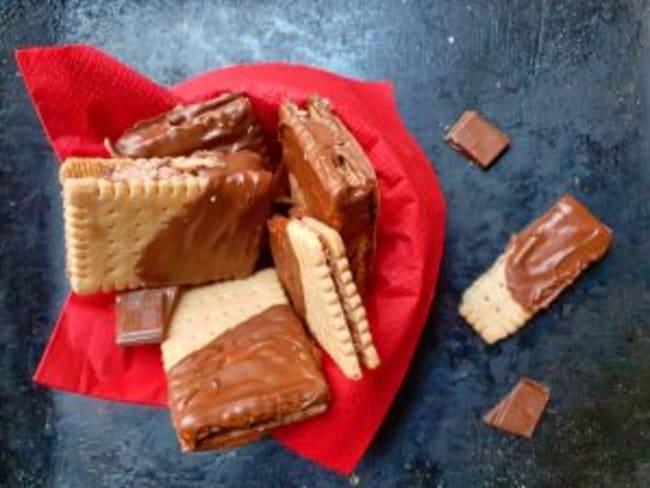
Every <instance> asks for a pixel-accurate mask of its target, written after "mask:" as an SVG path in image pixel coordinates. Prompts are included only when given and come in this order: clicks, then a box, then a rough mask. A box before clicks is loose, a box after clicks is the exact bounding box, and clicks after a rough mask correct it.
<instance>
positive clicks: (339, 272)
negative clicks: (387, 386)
mask: <svg viewBox="0 0 650 488" xmlns="http://www.w3.org/2000/svg"><path fill="white" fill-rule="evenodd" d="M302 222H303V223H304V224H305V225H307V227H309V228H311V229H312V230H314V231H315V232H317V233H318V234H319V235H320V236H321V238H322V239H324V240H325V241H326V245H327V247H328V248H329V251H330V253H331V256H330V258H331V259H332V263H333V267H334V269H333V273H332V274H333V276H334V279H335V280H336V281H337V283H336V286H337V289H338V292H339V295H340V299H341V302H342V304H343V308H344V311H345V315H346V316H347V318H348V321H349V325H350V327H351V328H352V329H353V330H352V333H353V334H354V336H355V340H356V342H357V353H358V354H359V356H360V357H361V361H362V362H363V365H364V366H365V367H366V368H368V369H375V368H377V367H378V366H379V364H380V360H379V354H378V353H377V349H376V348H375V344H374V342H373V340H372V334H371V333H370V325H369V323H368V318H367V316H366V308H365V307H364V306H363V301H362V299H361V296H360V295H359V292H358V291H357V285H356V284H355V282H354V279H353V277H352V272H351V271H350V263H349V261H348V258H347V256H346V254H345V244H344V243H343V239H342V238H341V235H340V234H339V233H338V232H336V231H335V230H334V229H332V228H331V227H329V226H327V225H325V224H323V223H322V222H320V221H318V220H316V219H313V218H311V217H305V218H303V219H302Z"/></svg>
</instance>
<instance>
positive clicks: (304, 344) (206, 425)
mask: <svg viewBox="0 0 650 488" xmlns="http://www.w3.org/2000/svg"><path fill="white" fill-rule="evenodd" d="M162 356H163V364H164V369H165V373H166V375H167V382H168V403H169V407H170V410H171V414H172V419H173V422H174V426H175V428H176V431H177V433H178V438H179V441H180V444H181V447H182V449H183V450H184V451H201V450H208V449H222V448H226V447H233V446H236V445H240V444H244V443H247V442H250V441H253V440H256V439H258V438H259V437H261V436H262V435H263V434H265V433H266V432H267V431H268V430H269V429H271V428H274V427H277V426H279V425H285V424H287V423H291V422H296V421H299V420H302V419H305V418H308V417H312V416H314V415H318V414H320V413H322V412H323V411H325V409H326V408H327V404H328V401H329V393H328V387H327V383H326V382H325V379H324V378H323V375H322V373H321V371H320V357H319V355H318V354H317V351H316V349H315V346H314V345H313V344H312V342H311V341H310V340H309V339H308V337H307V334H306V333H305V331H304V329H303V327H302V324H301V323H300V320H299V319H298V317H297V316H296V315H295V313H294V312H293V310H292V309H291V307H290V306H289V304H288V301H287V299H286V296H285V295H284V292H283V290H282V287H281V285H280V282H279V281H278V277H277V274H276V272H275V270H274V269H265V270H263V271H259V272H258V273H256V274H254V275H252V276H250V277H248V278H245V279H242V280H234V281H227V282H222V283H214V284H210V285H204V286H199V287H192V288H188V289H186V290H185V291H183V292H182V295H181V297H180V300H179V303H178V305H177V307H176V310H175V312H174V314H173V317H172V320H171V324H170V326H169V329H168V332H167V337H166V339H165V341H164V342H163V344H162Z"/></svg>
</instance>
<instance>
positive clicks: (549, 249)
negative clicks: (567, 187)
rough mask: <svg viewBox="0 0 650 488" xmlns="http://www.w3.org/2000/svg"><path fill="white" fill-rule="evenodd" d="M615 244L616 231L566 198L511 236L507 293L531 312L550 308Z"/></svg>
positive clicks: (568, 197)
mask: <svg viewBox="0 0 650 488" xmlns="http://www.w3.org/2000/svg"><path fill="white" fill-rule="evenodd" d="M611 241H612V231H611V229H609V228H608V227H607V226H606V225H604V224H603V223H602V222H600V221H599V220H598V219H597V218H596V217H595V216H594V215H593V214H592V213H591V212H590V211H589V210H588V209H587V208H586V207H585V206H584V205H582V204H581V203H580V202H579V201H578V200H576V199H575V198H573V197H572V196H570V195H565V196H563V197H562V198H560V199H559V200H558V201H557V202H556V203H555V205H554V206H553V208H551V209H550V210H549V211H548V212H547V213H545V214H544V215H542V216H541V217H540V218H538V219H537V220H536V221H535V222H533V223H532V224H531V225H530V226H528V227H527V228H526V229H525V230H524V231H522V232H521V233H519V234H517V235H516V236H514V237H513V238H512V240H511V242H510V246H509V247H508V250H507V256H508V257H507V259H506V265H505V272H506V283H507V286H508V290H509V291H510V293H511V295H512V296H513V297H514V299H515V300H516V301H517V302H518V303H519V304H520V305H521V306H522V307H523V308H524V309H526V310H528V311H531V312H535V311H537V310H540V309H542V308H545V307H547V306H548V305H549V304H550V303H551V302H552V301H553V300H554V299H555V297H556V296H557V295H559V294H560V292H561V291H562V290H564V289H565V288H566V287H568V286H569V285H570V284H571V283H573V282H574V281H575V280H576V279H577V278H578V276H579V275H580V273H582V271H583V270H584V269H585V268H586V267H587V266H589V264H591V263H592V262H594V261H597V260H599V259H600V258H602V257H603V255H604V254H605V252H607V249H608V248H609V246H610V244H611Z"/></svg>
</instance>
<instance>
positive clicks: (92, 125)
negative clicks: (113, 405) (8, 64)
mask: <svg viewBox="0 0 650 488" xmlns="http://www.w3.org/2000/svg"><path fill="white" fill-rule="evenodd" d="M16 57H17V60H18V64H19V67H20V70H21V72H22V75H23V78H24V80H25V83H26V85H27V89H28V91H29V93H30V95H31V97H32V101H33V103H34V105H35V107H36V110H37V112H38V114H39V117H40V119H41V122H42V124H43V127H44V128H45V131H46V133H47V136H48V138H49V139H50V142H51V143H52V146H53V148H54V150H55V151H56V153H57V155H58V156H59V159H60V160H63V159H65V158H66V157H67V156H70V155H76V156H94V155H100V156H103V155H106V152H105V149H104V147H103V144H102V143H103V139H104V138H105V137H111V138H115V137H116V136H118V135H119V134H120V133H121V132H122V131H123V130H125V129H126V128H128V127H130V126H131V125H133V124H134V123H135V122H137V121H139V120H141V119H143V118H146V117H151V116H154V115H156V114H158V113H160V112H162V111H165V110H167V109H170V108H171V107H173V106H174V105H175V104H177V103H180V102H189V101H195V100H201V99H205V98H209V97H212V96H215V95H217V94H219V93H221V92H224V91H227V90H239V91H244V92H246V93H247V94H248V95H249V96H250V97H251V98H252V100H253V104H254V106H255V109H256V111H257V114H258V117H259V118H260V122H261V124H262V126H263V128H264V129H265V131H266V133H267V135H268V136H269V137H270V138H274V137H275V134H276V125H277V108H278V105H279V103H280V102H281V101H282V100H283V99H285V98H287V97H288V98H292V99H294V100H296V101H298V102H300V103H302V102H304V101H305V100H306V98H307V96H308V95H310V94H312V93H319V94H321V95H323V96H325V97H327V98H329V99H330V100H331V101H332V103H333V106H334V108H335V110H336V112H337V113H338V114H339V116H340V117H341V118H342V119H343V121H344V122H345V123H346V124H347V126H348V127H349V128H350V129H351V131H352V132H353V133H354V135H355V136H356V137H357V138H358V139H359V142H360V143H361V145H362V146H363V148H364V150H365V151H366V153H367V154H368V156H369V157H370V159H371V161H372V163H373V165H374V166H375V169H376V171H377V174H378V176H379V185H380V192H381V210H380V214H379V225H378V237H377V242H378V248H377V259H376V264H375V268H374V273H373V277H372V285H371V288H370V289H369V291H368V295H367V299H366V306H367V309H368V317H369V319H370V324H371V329H372V333H373V335H374V338H375V342H376V345H377V349H378V351H379V354H380V356H381V359H382V364H381V367H380V368H379V369H377V370H376V371H372V372H366V373H365V374H364V377H363V379H362V380H361V381H358V382H352V381H348V380H347V379H345V378H344V377H343V376H342V375H341V373H340V372H339V371H338V369H337V368H336V367H335V366H334V364H333V363H332V362H331V361H330V360H329V358H326V359H325V364H324V367H325V374H326V376H327V379H328V381H329V384H330V387H331V391H332V398H333V401H332V404H331V406H330V408H329V410H328V411H327V413H326V414H325V415H322V416H320V417H317V418H315V419H313V420H309V421H306V422H302V423H299V424H294V425H292V426H288V427H285V428H281V429H278V430H276V431H275V432H274V436H275V437H276V438H277V439H278V440H279V441H280V442H282V443H283V444H285V445H286V446H287V447H289V448H290V449H292V450H294V451H295V452H297V453H298V454H300V455H302V456H305V457H307V458H309V459H311V460H313V461H315V462H316V463H319V464H321V465H323V466H326V467H329V468H331V469H334V470H336V471H339V472H342V473H349V472H351V471H352V470H353V469H354V467H355V465H356V464H357V462H358V461H359V460H360V458H361V456H362V455H363V453H364V452H365V450H366V449H367V447H368V445H369V444H370V441H371V440H372V438H373V436H374V435H375V433H376V432H377V429H378V428H379V426H380V424H381V422H382V420H383V419H384V417H385V415H386V413H387V411H388V408H389V407H390V404H391V402H392V401H393V398H394V397H395V394H396V392H397V390H398V389H399V386H400V384H401V382H402V379H403V378H404V374H405V373H406V370H407V368H408V365H409V362H410V360H411V357H412V355H413V351H414V349H415V346H416V344H417V341H418V339H419V337H420V333H421V331H422V327H423V325H424V323H425V320H426V317H427V313H428V310H429V307H430V305H431V301H432V298H433V294H434V289H435V284H436V280H437V277H438V269H439V266H440V260H441V257H442V248H443V240H444V228H445V202H444V199H443V195H442V192H441V190H440V186H439V184H438V181H437V179H436V177H435V174H434V172H433V170H432V168H431V164H430V162H429V161H428V160H427V158H426V156H425V154H424V152H423V151H422V150H421V149H420V147H419V146H418V144H417V143H416V142H415V140H414V139H413V137H411V136H410V135H409V133H408V132H407V130H406V129H405V127H404V125H403V123H402V122H401V120H400V118H399V113H398V110H397V107H396V105H395V100H394V96H393V91H392V86H391V85H390V84H389V83H386V82H378V83H368V82H361V81H356V80H352V79H349V78H343V77H340V76H337V75H334V74H331V73H328V72H325V71H321V70H317V69H313V68H307V67H303V66H297V65H289V64H283V63H270V64H258V65H247V66H235V67H230V68H225V69H221V70H216V71H211V72H208V73H206V74H204V75H201V76H198V77H196V78H192V79H190V80H187V81H185V82H183V83H180V84H179V85H176V86H174V87H171V88H165V87H162V86H160V85H158V84H156V83H155V82H153V81H151V80H149V79H148V78H146V77H144V76H142V75H140V74H138V73H137V72H135V71H134V70H132V69H130V68H129V67H127V66H125V65H123V64H121V63H119V62H118V61H116V60H114V59H113V58H111V57H110V56H108V55H106V54H104V53H103V52H101V51H99V50H98V49H95V48H93V47H90V46H66V47H56V48H34V49H24V50H20V51H18V52H17V54H16ZM113 301H114V300H113V296H112V295H96V296H92V297H81V296H78V295H74V294H72V295H70V297H69V298H68V300H67V301H66V303H65V306H64V308H63V311H62V313H61V317H60V318H59V321H58V323H57V325H56V327H55V329H54V332H53V334H52V338H51V340H50V343H49V345H48V346H47V349H46V350H45V353H44V355H43V358H42V359H41V363H40V365H39V367H38V369H37V371H36V374H35V376H34V380H35V381H36V382H38V383H40V384H43V385H47V386H50V387H53V388H59V389H63V390H68V391H71V392H74V393H79V394H83V395H91V396H95V397H100V398H105V399H109V400H119V401H126V402H135V403H145V404H152V405H165V399H166V386H165V378H164V375H163V370H162V365H161V361H160V353H159V349H158V347H155V346H143V347H136V348H120V347H118V346H116V345H115V341H114V332H115V330H114V319H115V316H114V308H113Z"/></svg>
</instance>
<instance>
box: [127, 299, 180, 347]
mask: <svg viewBox="0 0 650 488" xmlns="http://www.w3.org/2000/svg"><path fill="white" fill-rule="evenodd" d="M177 298H178V287H176V286H167V287H164V288H148V289H147V288H145V289H143V290H136V291H128V292H124V293H120V294H118V295H117V297H116V299H115V315H116V321H115V342H117V344H118V345H120V346H136V345H140V344H160V342H161V341H162V339H163V336H164V334H165V329H166V327H167V324H168V323H169V320H170V318H171V315H172V312H173V310H174V306H175V304H176V300H177Z"/></svg>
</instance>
